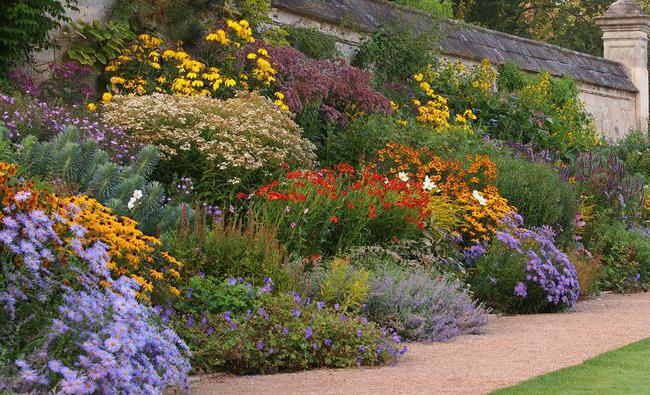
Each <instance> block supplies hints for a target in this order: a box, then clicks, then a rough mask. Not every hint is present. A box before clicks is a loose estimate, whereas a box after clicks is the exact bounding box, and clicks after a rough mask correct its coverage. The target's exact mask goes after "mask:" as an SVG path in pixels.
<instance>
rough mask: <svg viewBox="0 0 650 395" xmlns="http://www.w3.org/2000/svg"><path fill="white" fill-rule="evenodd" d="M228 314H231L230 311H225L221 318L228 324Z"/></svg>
mask: <svg viewBox="0 0 650 395" xmlns="http://www.w3.org/2000/svg"><path fill="white" fill-rule="evenodd" d="M230 314H231V311H230V310H228V311H226V312H225V313H223V318H224V319H225V320H226V321H228V322H230Z"/></svg>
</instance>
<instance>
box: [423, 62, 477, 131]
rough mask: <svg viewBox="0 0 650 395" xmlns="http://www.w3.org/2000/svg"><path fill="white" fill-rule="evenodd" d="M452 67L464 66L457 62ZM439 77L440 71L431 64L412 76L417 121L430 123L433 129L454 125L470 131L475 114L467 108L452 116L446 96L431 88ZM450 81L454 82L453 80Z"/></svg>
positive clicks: (442, 128)
mask: <svg viewBox="0 0 650 395" xmlns="http://www.w3.org/2000/svg"><path fill="white" fill-rule="evenodd" d="M453 67H464V66H463V65H462V63H459V64H457V65H455V66H453ZM439 78H441V73H440V72H439V71H438V70H437V69H436V68H434V67H433V66H432V65H428V66H427V68H426V69H425V70H423V71H422V72H420V73H417V74H415V75H414V76H413V81H414V82H415V83H416V84H417V86H416V87H415V91H416V97H415V98H414V99H413V100H412V103H413V104H414V105H415V108H416V110H417V112H418V114H417V117H416V119H417V121H418V122H420V123H423V124H426V125H430V126H432V127H433V128H434V129H435V130H444V129H447V128H450V127H451V126H452V125H456V126H461V127H462V128H464V129H466V130H467V131H472V128H471V122H473V121H476V119H477V117H476V115H475V114H474V112H473V111H472V110H471V109H467V110H465V111H464V112H462V113H456V114H455V116H454V117H452V111H451V110H450V108H449V100H448V98H446V97H444V96H442V95H439V94H437V93H436V92H435V90H434V89H433V88H432V85H433V84H434V81H436V80H437V79H439ZM450 82H451V83H452V84H453V83H455V82H454V81H450Z"/></svg>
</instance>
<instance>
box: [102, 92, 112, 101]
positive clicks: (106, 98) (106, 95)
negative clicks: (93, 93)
mask: <svg viewBox="0 0 650 395" xmlns="http://www.w3.org/2000/svg"><path fill="white" fill-rule="evenodd" d="M111 100H113V94H112V93H110V92H104V94H103V95H102V102H103V103H110V101H111Z"/></svg>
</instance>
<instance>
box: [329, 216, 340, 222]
mask: <svg viewBox="0 0 650 395" xmlns="http://www.w3.org/2000/svg"><path fill="white" fill-rule="evenodd" d="M330 222H331V223H333V224H338V223H339V218H338V217H337V216H336V215H335V216H333V217H332V218H330Z"/></svg>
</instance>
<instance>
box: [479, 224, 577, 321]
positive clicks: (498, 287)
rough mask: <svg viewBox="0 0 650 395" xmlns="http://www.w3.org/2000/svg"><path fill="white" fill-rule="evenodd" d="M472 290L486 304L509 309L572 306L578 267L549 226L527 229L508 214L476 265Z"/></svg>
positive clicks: (534, 310) (527, 310)
mask: <svg viewBox="0 0 650 395" xmlns="http://www.w3.org/2000/svg"><path fill="white" fill-rule="evenodd" d="M473 285H474V287H473V289H474V291H475V294H476V295H477V296H478V297H479V299H481V300H483V301H485V302H486V303H487V304H488V305H489V306H490V307H493V308H495V309H498V310H501V311H504V312H508V313H538V312H546V311H555V310H562V309H564V308H570V307H572V306H573V305H575V303H576V302H577V301H578V298H579V296H580V286H579V284H578V275H577V272H576V268H575V266H574V265H573V263H571V261H570V260H569V258H568V256H567V255H566V254H565V253H564V252H562V251H561V250H560V249H559V248H557V246H556V245H555V233H554V231H553V229H552V228H551V227H549V226H543V227H540V228H531V229H526V228H524V227H523V219H522V218H521V216H520V215H519V214H516V213H513V214H510V215H508V216H507V217H505V218H504V220H503V221H502V229H501V230H500V231H498V232H497V233H496V240H495V242H494V243H493V245H492V247H490V249H489V250H488V252H487V253H486V254H485V255H483V256H482V257H481V258H480V259H479V261H478V263H477V276H476V278H475V281H474V284H473Z"/></svg>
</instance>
